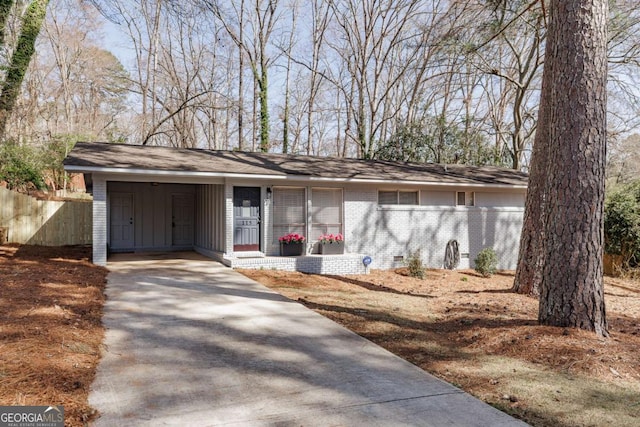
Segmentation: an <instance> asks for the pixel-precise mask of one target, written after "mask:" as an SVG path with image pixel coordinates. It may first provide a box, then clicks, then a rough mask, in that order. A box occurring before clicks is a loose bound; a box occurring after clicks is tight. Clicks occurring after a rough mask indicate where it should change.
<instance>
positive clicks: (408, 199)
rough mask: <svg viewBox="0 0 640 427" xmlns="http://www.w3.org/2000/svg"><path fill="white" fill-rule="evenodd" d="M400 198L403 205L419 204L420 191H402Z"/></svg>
mask: <svg viewBox="0 0 640 427" xmlns="http://www.w3.org/2000/svg"><path fill="white" fill-rule="evenodd" d="M398 196H399V197H398V199H399V201H400V204H401V205H417V204H418V192H417V191H400V192H399V194H398Z"/></svg>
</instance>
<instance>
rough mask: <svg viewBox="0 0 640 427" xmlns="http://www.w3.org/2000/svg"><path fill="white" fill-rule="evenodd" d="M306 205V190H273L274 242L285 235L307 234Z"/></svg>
mask: <svg viewBox="0 0 640 427" xmlns="http://www.w3.org/2000/svg"><path fill="white" fill-rule="evenodd" d="M305 203H306V201H305V192H304V188H274V189H273V241H274V242H277V241H278V238H279V237H280V236H283V235H285V234H289V233H299V234H302V235H304V234H305V223H306V218H305ZM305 237H306V236H305Z"/></svg>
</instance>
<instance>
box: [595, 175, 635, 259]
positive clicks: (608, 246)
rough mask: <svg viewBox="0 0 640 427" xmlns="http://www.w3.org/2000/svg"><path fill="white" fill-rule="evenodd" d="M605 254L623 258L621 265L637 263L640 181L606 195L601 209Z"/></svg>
mask: <svg viewBox="0 0 640 427" xmlns="http://www.w3.org/2000/svg"><path fill="white" fill-rule="evenodd" d="M604 242H605V252H606V253H608V254H611V255H622V257H623V259H624V263H625V264H627V265H630V266H636V265H637V263H638V260H640V181H636V182H635V183H632V184H629V185H625V186H624V187H622V188H620V189H618V190H617V191H614V192H613V193H611V194H608V195H607V199H606V201H605V206H604Z"/></svg>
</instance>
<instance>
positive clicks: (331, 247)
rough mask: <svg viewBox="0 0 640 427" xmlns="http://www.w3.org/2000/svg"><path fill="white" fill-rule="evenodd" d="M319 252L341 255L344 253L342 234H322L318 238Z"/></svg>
mask: <svg viewBox="0 0 640 427" xmlns="http://www.w3.org/2000/svg"><path fill="white" fill-rule="evenodd" d="M318 243H319V249H320V253H321V254H323V255H341V254H343V253H344V236H343V235H342V234H341V233H338V234H333V233H330V234H323V235H321V236H320V237H319V238H318Z"/></svg>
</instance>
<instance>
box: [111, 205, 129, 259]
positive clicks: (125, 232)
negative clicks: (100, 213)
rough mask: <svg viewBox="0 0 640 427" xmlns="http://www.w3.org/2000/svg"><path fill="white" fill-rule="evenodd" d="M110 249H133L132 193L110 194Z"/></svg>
mask: <svg viewBox="0 0 640 427" xmlns="http://www.w3.org/2000/svg"><path fill="white" fill-rule="evenodd" d="M110 218H111V239H110V240H111V242H110V243H111V249H113V250H129V249H131V250H132V249H134V246H135V240H134V236H135V234H134V231H135V229H134V223H133V193H111V209H110Z"/></svg>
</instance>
